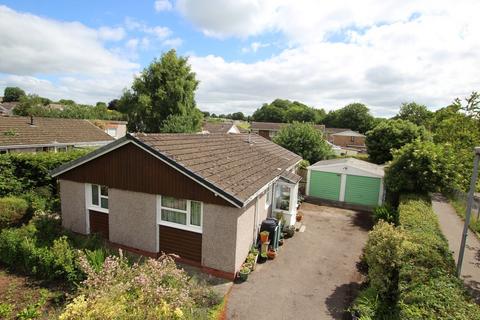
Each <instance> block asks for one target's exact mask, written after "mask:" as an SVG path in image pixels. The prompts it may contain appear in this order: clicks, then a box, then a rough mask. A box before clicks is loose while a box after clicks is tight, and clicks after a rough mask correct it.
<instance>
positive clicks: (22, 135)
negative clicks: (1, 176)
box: [0, 117, 114, 148]
mask: <svg viewBox="0 0 480 320" xmlns="http://www.w3.org/2000/svg"><path fill="white" fill-rule="evenodd" d="M30 121H31V119H30V118H29V117H0V147H4V148H6V147H16V146H20V147H21V146H45V145H55V144H88V143H94V144H104V143H108V142H110V141H112V140H114V139H113V138H112V137H111V136H110V135H108V134H107V133H105V132H104V131H103V130H101V129H99V128H97V127H96V126H94V125H93V124H92V123H90V122H89V121H88V120H82V119H60V118H40V117H34V118H33V125H31V122H30Z"/></svg>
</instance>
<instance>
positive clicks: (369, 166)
mask: <svg viewBox="0 0 480 320" xmlns="http://www.w3.org/2000/svg"><path fill="white" fill-rule="evenodd" d="M337 164H345V165H350V166H352V167H356V168H358V169H361V170H364V171H367V172H371V173H373V174H375V175H378V176H382V177H383V176H384V173H385V172H384V166H382V165H378V164H374V163H371V162H367V161H363V160H359V159H355V158H340V159H330V160H321V161H318V162H316V163H314V164H312V165H311V166H310V167H308V168H310V169H314V168H321V167H323V166H329V165H337Z"/></svg>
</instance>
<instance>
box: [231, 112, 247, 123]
mask: <svg viewBox="0 0 480 320" xmlns="http://www.w3.org/2000/svg"><path fill="white" fill-rule="evenodd" d="M229 118H230V119H232V120H242V121H245V115H244V114H243V112H234V113H232V114H230V115H229Z"/></svg>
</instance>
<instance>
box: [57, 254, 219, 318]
mask: <svg viewBox="0 0 480 320" xmlns="http://www.w3.org/2000/svg"><path fill="white" fill-rule="evenodd" d="M79 264H80V267H81V268H82V270H83V272H84V273H85V274H86V275H87V278H86V280H84V281H83V283H82V285H81V287H80V288H79V290H78V296H77V297H76V298H75V299H74V300H73V302H72V303H70V304H69V305H68V306H67V307H66V309H65V312H64V313H63V314H62V315H61V317H60V319H65V320H66V319H71V320H74V319H206V318H208V313H209V310H210V309H211V308H212V307H214V306H215V305H216V304H218V303H219V299H218V297H216V296H215V295H214V294H213V293H212V291H211V289H209V288H208V287H207V286H206V285H204V284H202V283H200V282H198V281H197V280H195V279H193V278H191V277H189V276H188V274H187V273H186V272H185V271H184V270H183V269H180V268H178V267H177V265H176V264H175V261H174V260H173V258H172V257H171V256H169V255H162V256H161V257H160V258H158V259H147V260H145V261H144V262H141V263H134V264H133V265H131V264H130V263H129V262H128V260H127V258H125V257H124V256H123V254H122V252H121V251H120V255H119V256H108V257H107V258H106V259H105V262H104V263H103V267H102V268H99V269H98V268H93V267H92V266H91V264H90V263H89V262H88V259H87V258H86V256H85V255H82V254H81V255H80V257H79Z"/></svg>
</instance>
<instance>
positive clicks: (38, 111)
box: [13, 94, 48, 116]
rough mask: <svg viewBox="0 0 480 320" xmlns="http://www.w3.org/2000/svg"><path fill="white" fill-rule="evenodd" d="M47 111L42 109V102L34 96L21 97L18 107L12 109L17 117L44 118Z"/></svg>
mask: <svg viewBox="0 0 480 320" xmlns="http://www.w3.org/2000/svg"><path fill="white" fill-rule="evenodd" d="M47 112H48V110H46V109H45V108H44V107H43V100H42V98H41V97H39V96H38V95H36V94H29V95H25V96H22V97H21V98H20V101H19V103H18V105H17V106H16V107H15V108H14V109H13V114H15V115H17V116H44V115H45V114H46V113H47Z"/></svg>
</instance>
